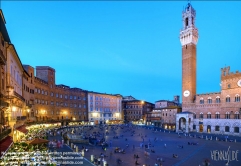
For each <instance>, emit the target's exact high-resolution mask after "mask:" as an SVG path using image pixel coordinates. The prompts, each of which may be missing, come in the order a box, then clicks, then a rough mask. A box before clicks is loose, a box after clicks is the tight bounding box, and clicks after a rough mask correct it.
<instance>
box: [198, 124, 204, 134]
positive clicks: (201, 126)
mask: <svg viewBox="0 0 241 166" xmlns="http://www.w3.org/2000/svg"><path fill="white" fill-rule="evenodd" d="M199 132H200V133H202V132H203V124H200V125H199Z"/></svg>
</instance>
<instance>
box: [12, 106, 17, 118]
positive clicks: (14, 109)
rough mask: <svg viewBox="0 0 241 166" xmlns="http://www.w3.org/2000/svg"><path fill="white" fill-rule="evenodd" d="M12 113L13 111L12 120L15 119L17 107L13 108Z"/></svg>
mask: <svg viewBox="0 0 241 166" xmlns="http://www.w3.org/2000/svg"><path fill="white" fill-rule="evenodd" d="M12 111H13V118H12V119H15V111H16V107H14V106H12Z"/></svg>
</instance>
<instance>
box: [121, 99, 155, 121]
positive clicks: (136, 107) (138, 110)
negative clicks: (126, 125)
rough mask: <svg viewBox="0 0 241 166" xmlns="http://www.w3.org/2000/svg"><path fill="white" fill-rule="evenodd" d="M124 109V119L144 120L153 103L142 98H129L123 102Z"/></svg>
mask: <svg viewBox="0 0 241 166" xmlns="http://www.w3.org/2000/svg"><path fill="white" fill-rule="evenodd" d="M123 106H124V108H123V109H124V111H125V120H127V121H140V120H142V121H143V123H145V122H146V118H147V116H146V114H147V113H148V112H151V111H152V110H153V108H154V106H155V105H154V104H152V103H149V102H146V101H142V100H130V101H124V102H123Z"/></svg>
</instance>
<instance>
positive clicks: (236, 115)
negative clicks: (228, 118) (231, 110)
mask: <svg viewBox="0 0 241 166" xmlns="http://www.w3.org/2000/svg"><path fill="white" fill-rule="evenodd" d="M234 119H239V112H238V111H237V112H235V114H234Z"/></svg>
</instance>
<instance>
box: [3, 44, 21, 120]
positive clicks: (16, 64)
mask: <svg viewBox="0 0 241 166" xmlns="http://www.w3.org/2000/svg"><path fill="white" fill-rule="evenodd" d="M6 75H7V90H8V91H9V94H8V95H9V97H10V98H11V101H10V107H9V109H10V110H11V113H10V120H14V121H15V120H16V119H17V117H21V116H22V115H23V112H24V111H25V100H24V98H23V97H22V95H23V91H22V90H23V89H22V77H23V66H22V63H21V61H20V59H19V57H18V54H17V52H16V50H15V48H14V45H12V44H10V45H8V47H7V72H6ZM13 124H15V122H13Z"/></svg>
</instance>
